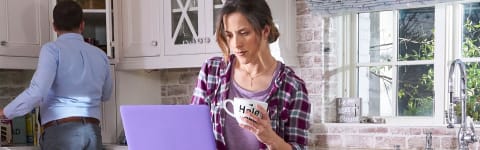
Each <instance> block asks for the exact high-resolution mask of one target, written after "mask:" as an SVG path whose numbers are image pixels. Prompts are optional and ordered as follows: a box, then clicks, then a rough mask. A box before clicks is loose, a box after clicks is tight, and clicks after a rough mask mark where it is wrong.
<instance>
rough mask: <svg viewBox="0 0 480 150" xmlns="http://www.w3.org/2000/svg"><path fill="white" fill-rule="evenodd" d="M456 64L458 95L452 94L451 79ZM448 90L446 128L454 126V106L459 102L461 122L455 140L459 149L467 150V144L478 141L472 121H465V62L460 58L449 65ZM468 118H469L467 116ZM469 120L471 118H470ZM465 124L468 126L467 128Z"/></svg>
mask: <svg viewBox="0 0 480 150" xmlns="http://www.w3.org/2000/svg"><path fill="white" fill-rule="evenodd" d="M456 65H458V67H459V69H460V80H461V81H460V84H461V85H460V93H459V97H454V96H453V89H454V86H453V81H452V76H453V74H454V72H455V66H456ZM448 92H449V93H450V103H449V105H448V110H447V111H446V112H445V118H446V122H447V124H448V125H447V128H454V126H453V124H454V123H455V121H456V117H455V110H454V107H455V105H456V104H457V103H458V102H461V105H462V112H461V113H462V122H461V123H462V124H461V126H460V129H459V131H458V134H457V138H458V140H457V142H458V146H459V147H458V149H459V150H468V144H470V143H474V142H477V141H478V137H477V136H476V135H475V128H474V127H473V122H470V124H468V123H467V112H466V111H467V97H468V96H467V71H466V67H465V63H464V62H463V61H461V60H460V59H455V60H454V61H453V62H452V64H451V65H450V71H449V74H448ZM469 119H470V118H469ZM470 120H471V119H470ZM467 125H469V126H470V128H467Z"/></svg>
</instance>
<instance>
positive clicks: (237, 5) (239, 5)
mask: <svg viewBox="0 0 480 150" xmlns="http://www.w3.org/2000/svg"><path fill="white" fill-rule="evenodd" d="M235 12H239V13H241V14H243V15H244V16H245V17H246V18H247V20H248V22H249V23H250V24H251V25H252V26H253V29H254V30H255V32H256V34H257V35H260V34H261V32H262V30H263V29H264V28H265V27H266V26H269V27H270V34H269V35H268V42H269V43H273V42H275V41H276V40H277V39H278V37H279V36H280V33H279V32H278V29H277V27H276V26H275V24H274V23H273V17H272V12H271V11H270V7H269V6H268V4H267V2H266V1H265V0H226V2H225V3H224V4H223V7H222V9H221V10H220V13H219V14H218V16H217V17H218V19H217V20H218V21H217V29H216V31H215V32H216V38H217V43H218V45H219V46H220V48H221V49H222V52H223V55H224V58H225V60H226V61H228V58H229V55H230V50H229V47H228V44H227V39H226V35H225V26H224V20H223V19H224V16H226V15H229V14H232V13H235Z"/></svg>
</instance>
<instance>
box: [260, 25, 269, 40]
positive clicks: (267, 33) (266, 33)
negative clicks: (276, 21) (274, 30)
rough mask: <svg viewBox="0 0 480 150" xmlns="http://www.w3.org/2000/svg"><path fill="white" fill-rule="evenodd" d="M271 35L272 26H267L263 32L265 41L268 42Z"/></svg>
mask: <svg viewBox="0 0 480 150" xmlns="http://www.w3.org/2000/svg"><path fill="white" fill-rule="evenodd" d="M269 35H270V26H268V25H265V27H264V28H263V30H262V36H263V38H264V39H266V40H268V36H269Z"/></svg>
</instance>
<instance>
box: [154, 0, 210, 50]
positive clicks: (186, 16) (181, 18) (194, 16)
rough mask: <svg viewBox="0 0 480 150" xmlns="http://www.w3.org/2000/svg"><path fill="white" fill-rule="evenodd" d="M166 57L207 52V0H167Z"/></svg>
mask: <svg viewBox="0 0 480 150" xmlns="http://www.w3.org/2000/svg"><path fill="white" fill-rule="evenodd" d="M164 3H165V4H164V16H165V23H164V24H163V27H164V28H165V31H166V32H165V37H164V38H165V55H181V54H201V53H204V52H205V44H204V42H205V40H204V39H205V27H206V26H205V25H206V24H205V22H208V20H207V18H206V16H205V0H202V1H200V0H165V1H164Z"/></svg>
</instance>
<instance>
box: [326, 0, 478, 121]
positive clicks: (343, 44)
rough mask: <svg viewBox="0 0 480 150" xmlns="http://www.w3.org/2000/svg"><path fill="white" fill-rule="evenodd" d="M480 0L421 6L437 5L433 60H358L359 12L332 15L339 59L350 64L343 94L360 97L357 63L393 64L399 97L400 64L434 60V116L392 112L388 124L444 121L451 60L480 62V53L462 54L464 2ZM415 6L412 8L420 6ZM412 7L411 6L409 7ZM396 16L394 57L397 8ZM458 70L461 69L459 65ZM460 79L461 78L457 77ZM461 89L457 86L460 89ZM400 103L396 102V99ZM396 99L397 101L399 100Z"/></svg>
mask: <svg viewBox="0 0 480 150" xmlns="http://www.w3.org/2000/svg"><path fill="white" fill-rule="evenodd" d="M475 2H480V0H464V1H459V2H449V3H440V4H434V5H425V6H421V7H434V9H435V18H434V19H435V21H434V22H435V27H434V28H435V31H434V34H435V48H434V59H433V60H421V61H412V62H401V61H396V60H395V61H392V62H385V63H358V59H357V55H358V19H357V18H358V13H357V14H349V15H344V16H337V17H333V20H334V21H335V23H338V24H339V27H340V30H338V31H340V32H338V33H337V36H338V37H339V39H340V40H339V41H338V42H337V47H338V49H339V51H341V54H339V56H343V57H342V58H343V59H340V60H339V62H338V63H339V64H341V65H342V66H343V67H345V68H347V71H345V72H343V74H342V81H340V83H341V86H339V90H338V91H339V92H340V93H341V96H346V97H357V96H358V76H357V72H358V67H367V66H377V65H391V66H393V67H395V69H393V70H394V71H393V76H392V77H393V79H394V80H393V84H394V85H396V86H394V91H393V93H394V94H393V95H392V96H393V98H394V99H397V93H398V89H397V83H398V82H397V81H398V80H397V70H396V69H397V67H399V66H400V65H415V64H425V63H432V64H433V65H434V76H435V78H434V113H433V116H431V117H429V116H427V117H419V116H397V114H395V115H396V116H391V117H390V116H389V117H385V119H386V124H395V125H405V126H409V125H411V126H419V125H429V126H432V125H439V126H443V125H445V119H444V113H445V110H446V109H447V108H446V107H447V105H446V104H447V103H448V101H449V99H448V98H449V93H448V85H447V83H448V71H449V67H450V63H451V62H453V60H455V59H456V58H460V59H462V60H463V61H464V62H466V63H467V62H480V57H476V58H462V57H463V56H462V51H461V50H458V49H461V48H462V34H463V15H464V9H463V4H465V3H475ZM421 7H412V8H421ZM408 9H410V8H408ZM392 11H394V14H395V16H396V17H394V21H395V23H394V31H395V33H394V34H395V35H394V38H395V39H394V40H393V41H394V46H393V47H394V51H395V54H394V58H397V57H396V55H397V53H398V47H397V42H398V41H397V39H398V33H397V31H398V19H397V18H398V11H399V10H392ZM457 70H458V69H457ZM456 80H457V81H458V79H456ZM456 91H458V87H457V90H456ZM396 103H397V102H396ZM396 103H395V104H396ZM392 108H393V109H394V110H393V111H394V112H397V110H396V109H397V107H396V106H392Z"/></svg>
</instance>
